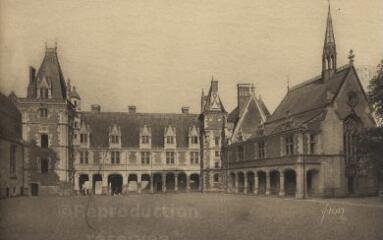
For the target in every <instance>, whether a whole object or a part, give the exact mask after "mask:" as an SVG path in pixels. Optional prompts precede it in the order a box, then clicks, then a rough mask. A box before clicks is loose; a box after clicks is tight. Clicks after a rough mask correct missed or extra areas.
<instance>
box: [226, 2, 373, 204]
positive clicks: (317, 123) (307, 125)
mask: <svg viewBox="0 0 383 240" xmlns="http://www.w3.org/2000/svg"><path fill="white" fill-rule="evenodd" d="M349 61H350V63H349V64H347V65H345V66H342V67H339V68H338V67H337V53H336V45H335V38H334V32H333V25H332V18H331V12H330V8H329V15H328V18H327V28H326V34H325V42H324V47H323V55H322V72H321V74H320V75H319V76H316V77H314V78H312V79H310V80H307V81H304V82H302V83H301V84H299V85H297V86H294V87H292V88H290V89H289V90H288V92H287V93H286V96H285V97H284V98H283V100H282V101H281V103H280V104H279V105H278V107H277V108H276V110H275V111H274V112H273V114H271V115H269V116H268V115H267V111H264V113H262V107H260V105H261V104H254V105H256V106H257V108H256V109H257V110H254V111H253V112H254V115H251V117H250V119H248V120H247V121H248V122H252V123H253V124H249V125H250V126H253V128H251V127H250V128H249V127H241V120H240V119H241V117H239V118H238V117H237V116H238V113H240V112H241V110H240V109H241V107H240V106H241V103H240V102H239V104H238V107H237V108H236V109H235V110H234V111H233V112H232V113H231V114H230V116H229V121H231V122H233V123H234V126H235V127H234V131H233V134H234V135H233V137H232V139H231V142H229V144H228V145H227V147H226V150H225V158H226V159H225V160H224V161H223V163H224V166H225V168H226V169H228V172H229V173H228V179H227V182H228V188H229V189H231V190H232V191H236V192H237V191H240V192H255V193H257V194H266V195H270V194H276V195H286V194H287V195H293V196H296V197H298V198H302V197H307V196H326V197H339V196H349V195H372V194H376V191H377V178H376V176H375V174H374V169H371V168H369V166H368V165H367V161H366V160H365V159H363V157H361V156H359V155H358V151H357V146H356V143H357V136H358V133H359V132H360V131H361V130H362V129H363V128H369V127H373V126H375V122H374V119H373V118H372V114H371V109H370V107H369V104H368V101H367V98H366V94H365V92H364V90H363V87H362V85H361V82H360V80H359V78H358V75H357V72H356V70H355V67H354V65H353V54H351V55H350V57H349ZM239 96H240V94H239ZM253 99H254V101H253V102H254V103H256V101H255V100H256V98H253ZM256 113H257V114H256ZM239 116H240V114H239ZM264 119H266V120H264ZM236 124H237V126H236Z"/></svg>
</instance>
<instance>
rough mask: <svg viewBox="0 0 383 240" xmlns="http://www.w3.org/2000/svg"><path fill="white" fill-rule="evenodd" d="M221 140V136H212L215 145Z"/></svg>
mask: <svg viewBox="0 0 383 240" xmlns="http://www.w3.org/2000/svg"><path fill="white" fill-rule="evenodd" d="M220 141H221V138H220V137H218V136H217V137H214V143H215V145H216V146H219V142H220Z"/></svg>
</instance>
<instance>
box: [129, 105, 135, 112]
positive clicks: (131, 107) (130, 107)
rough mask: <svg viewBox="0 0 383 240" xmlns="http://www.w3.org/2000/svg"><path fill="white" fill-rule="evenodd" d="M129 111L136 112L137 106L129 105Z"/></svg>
mask: <svg viewBox="0 0 383 240" xmlns="http://www.w3.org/2000/svg"><path fill="white" fill-rule="evenodd" d="M128 109H129V113H136V106H129V107H128Z"/></svg>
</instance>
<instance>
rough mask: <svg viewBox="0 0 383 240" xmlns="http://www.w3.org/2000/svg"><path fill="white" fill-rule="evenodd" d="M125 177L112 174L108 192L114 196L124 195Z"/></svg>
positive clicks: (109, 177)
mask: <svg viewBox="0 0 383 240" xmlns="http://www.w3.org/2000/svg"><path fill="white" fill-rule="evenodd" d="M122 184H123V176H122V175H121V174H119V173H112V174H110V175H109V176H108V190H109V192H110V193H111V194H112V195H118V194H121V193H122Z"/></svg>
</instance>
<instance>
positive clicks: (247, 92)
mask: <svg viewBox="0 0 383 240" xmlns="http://www.w3.org/2000/svg"><path fill="white" fill-rule="evenodd" d="M254 91H255V87H254V84H252V83H239V84H237V97H238V110H239V116H240V117H241V116H242V113H243V111H244V110H245V107H246V104H247V102H248V101H249V99H250V97H251V95H252V94H254Z"/></svg>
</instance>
